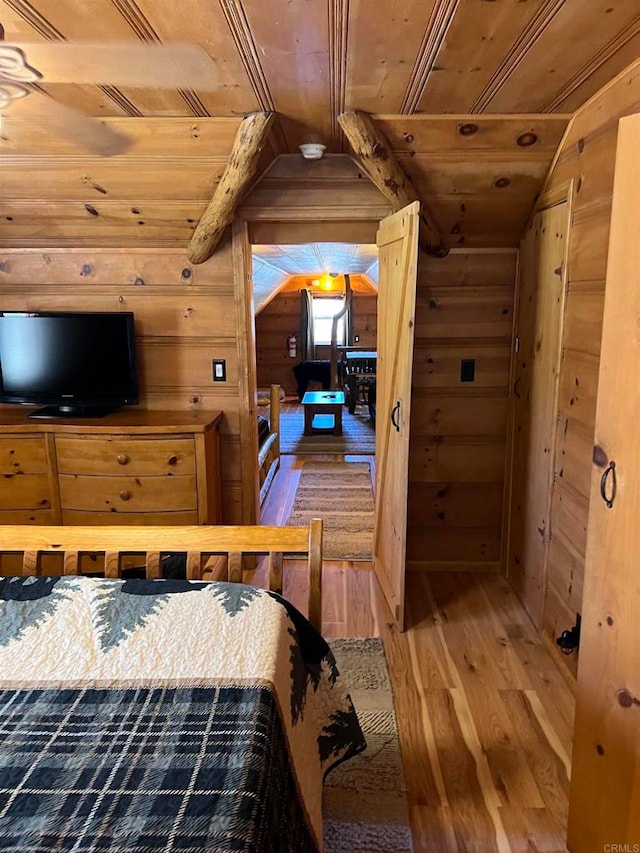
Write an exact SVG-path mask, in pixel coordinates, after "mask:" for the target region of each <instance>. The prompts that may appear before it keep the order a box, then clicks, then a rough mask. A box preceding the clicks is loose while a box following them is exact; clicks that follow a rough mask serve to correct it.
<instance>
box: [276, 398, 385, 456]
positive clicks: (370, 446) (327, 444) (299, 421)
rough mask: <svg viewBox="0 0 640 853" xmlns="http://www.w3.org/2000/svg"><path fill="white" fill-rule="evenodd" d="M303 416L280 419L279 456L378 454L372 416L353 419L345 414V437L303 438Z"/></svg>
mask: <svg viewBox="0 0 640 853" xmlns="http://www.w3.org/2000/svg"><path fill="white" fill-rule="evenodd" d="M303 432H304V414H303V413H302V412H283V413H282V414H281V415H280V452H281V453H284V454H291V453H296V454H297V453H348V454H352V455H353V454H356V455H357V454H360V455H362V456H372V455H373V454H374V453H375V452H376V431H375V426H374V424H373V421H371V420H370V418H369V415H365V414H358V413H357V412H356V413H355V414H353V415H350V414H349V412H348V411H347V409H346V408H344V409H343V410H342V435H341V436H337V435H331V434H330V433H329V434H327V435H322V434H319V433H316V435H303Z"/></svg>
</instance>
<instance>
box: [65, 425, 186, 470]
mask: <svg viewBox="0 0 640 853" xmlns="http://www.w3.org/2000/svg"><path fill="white" fill-rule="evenodd" d="M56 457H57V461H58V471H59V473H61V474H91V475H102V476H113V477H118V476H123V475H125V476H129V477H145V476H158V477H159V476H162V475H166V474H178V475H187V476H195V470H196V464H195V444H194V440H193V439H192V438H157V439H149V438H126V437H124V438H123V437H120V436H114V437H113V438H110V437H107V436H100V437H99V438H98V437H88V438H85V437H84V436H79V435H65V436H62V435H58V436H56Z"/></svg>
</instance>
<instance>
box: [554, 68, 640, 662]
mask: <svg viewBox="0 0 640 853" xmlns="http://www.w3.org/2000/svg"><path fill="white" fill-rule="evenodd" d="M639 111H640V61H638V62H636V63H634V65H632V66H630V68H629V69H628V70H627V71H626V72H625V73H624V74H622V75H620V76H619V77H618V78H617V79H616V80H615V81H613V82H612V83H610V84H609V85H607V86H605V87H604V88H603V89H602V90H601V92H599V93H598V95H596V96H595V97H594V98H593V99H592V100H591V101H589V102H588V103H587V104H586V105H585V106H584V107H583V108H582V109H580V110H579V111H578V112H577V113H576V116H575V118H574V120H573V122H572V123H571V125H570V127H569V130H568V133H567V137H566V139H565V140H564V143H563V145H562V147H561V149H560V152H559V155H558V158H557V162H556V163H555V166H554V168H553V170H552V172H551V175H550V178H549V181H548V184H547V188H548V189H549V190H551V191H554V190H557V189H558V188H560V187H561V186H562V185H563V184H564V183H565V182H566V181H568V180H570V179H571V178H573V179H574V180H575V199H574V206H573V214H572V221H571V227H570V232H569V260H568V271H567V276H568V291H567V300H566V306H565V318H564V334H563V340H562V360H561V365H560V390H559V399H558V426H557V429H558V435H557V441H556V448H557V452H556V459H555V469H554V474H555V476H554V487H553V497H552V510H551V542H550V548H549V560H548V566H547V585H546V594H545V602H544V611H543V620H542V622H543V630H545V631H546V632H548V634H550V635H551V636H552V637H557V636H558V635H559V633H560V632H561V631H562V630H563V629H564V628H570V627H571V626H572V625H573V624H574V622H575V617H576V613H578V612H580V610H581V607H582V587H583V577H584V559H585V549H586V530H587V517H588V512H589V484H590V477H591V457H592V450H593V434H594V426H595V411H596V399H597V392H598V368H599V362H600V338H601V334H602V312H603V306H604V290H605V275H606V264H607V254H608V244H609V226H610V216H611V200H612V193H613V173H614V164H615V155H616V144H617V136H618V121H619V119H620V118H621V117H622V116H624V115H629V114H632V113H635V112H639ZM566 662H567V664H568V666H569V667H570V668H571V669H572V670H573V671H575V669H576V658H575V655H574V656H571V657H568V658H566Z"/></svg>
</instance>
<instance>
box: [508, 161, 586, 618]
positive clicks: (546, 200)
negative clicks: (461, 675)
mask: <svg viewBox="0 0 640 853" xmlns="http://www.w3.org/2000/svg"><path fill="white" fill-rule="evenodd" d="M575 197H576V187H575V181H574V179H573V178H571V179H570V180H569V181H566V182H565V183H563V184H560V185H559V186H557V187H554V189H552V190H548V191H546V192H543V193H542V194H541V195H540V198H539V199H538V200H537V202H536V205H535V207H534V208H533V210H532V212H531V216H530V217H529V219H528V221H527V224H526V226H525V228H524V231H523V236H524V234H526V232H527V230H528V228H529V227H530V225H531V224H532V222H533V219H534V218H535V217H536V216H537V215H538V213H543V212H544V211H545V210H550V209H551V208H553V207H557V206H558V205H559V204H565V203H566V204H567V222H568V227H567V235H566V240H565V245H564V256H563V261H562V294H563V296H562V299H563V302H562V317H561V320H560V349H559V353H558V356H559V359H558V371H557V374H556V378H555V383H554V390H553V411H554V412H555V415H556V417H555V427H554V430H553V435H552V440H551V447H550V448H549V454H550V464H551V465H552V475H553V468H554V467H555V458H556V449H557V444H558V441H557V436H558V417H557V414H558V395H559V393H560V363H561V361H562V340H563V337H564V328H565V316H566V307H567V289H568V271H569V249H570V242H571V223H572V220H573V208H574V204H575ZM519 312H520V248H518V262H517V265H516V288H515V294H514V301H513V331H512V335H511V363H510V366H509V406H508V415H507V459H506V477H505V484H504V499H503V503H502V529H503V530H504V535H503V537H502V548H501V555H500V562H501V566H502V574H503V575H504V576H505V577H507V579H508V577H509V573H508V567H509V566H508V564H509V554H510V549H511V535H512V525H511V519H512V513H511V501H512V499H513V473H514V472H513V461H514V439H515V411H516V405H515V403H516V399H515V395H514V383H515V375H516V362H517V355H518V353H517V352H516V331H517V328H518V318H519ZM554 489H555V477H553V476H552V479H551V488H550V489H549V495H548V502H547V508H546V518H547V519H548V520H549V525H550V524H551V508H552V506H553V493H554ZM551 535H552V531H551V528H550V529H549V535H548V537H547V540H546V542H545V546H544V557H543V566H542V570H543V574H542V579H543V593H542V594H543V595H544V591H545V590H546V585H547V576H548V561H549V543H550V540H551ZM536 629H537V630H540V629H541V626H540V625H536Z"/></svg>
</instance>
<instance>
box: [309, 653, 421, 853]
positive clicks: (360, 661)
mask: <svg viewBox="0 0 640 853" xmlns="http://www.w3.org/2000/svg"><path fill="white" fill-rule="evenodd" d="M330 646H331V649H332V651H333V654H334V656H335V658H336V661H337V664H338V669H339V670H340V673H341V675H342V676H343V677H344V678H345V680H346V683H347V684H348V686H349V692H350V693H351V698H352V700H353V704H354V705H355V708H356V711H357V713H358V719H359V720H360V725H361V726H362V730H363V732H364V735H365V738H366V741H367V748H366V749H365V750H364V752H362V753H360V755H357V756H356V757H355V758H351V759H349V761H345V762H344V764H340V765H339V766H338V767H336V768H335V769H334V770H332V771H331V772H330V773H329V774H328V775H327V778H326V781H325V786H324V802H323V807H324V844H325V848H324V849H325V853H374V851H375V853H410V851H412V850H413V843H412V837H411V827H410V824H409V807H408V804H407V795H406V790H407V788H406V783H405V779H404V772H403V769H402V756H401V753H400V744H399V742H398V729H397V725H396V717H395V711H394V707H393V693H392V692H391V684H390V682H389V673H388V671H387V662H386V659H385V655H384V646H383V644H382V640H380V639H378V638H370V639H362V640H360V639H358V640H356V639H348V640H331V642H330Z"/></svg>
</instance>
